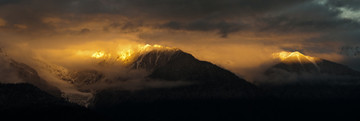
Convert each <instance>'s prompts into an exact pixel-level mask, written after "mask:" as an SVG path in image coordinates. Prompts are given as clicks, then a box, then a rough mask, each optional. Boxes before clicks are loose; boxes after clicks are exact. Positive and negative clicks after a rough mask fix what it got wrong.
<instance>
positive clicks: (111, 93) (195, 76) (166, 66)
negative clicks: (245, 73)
mask: <svg viewBox="0 0 360 121" xmlns="http://www.w3.org/2000/svg"><path fill="white" fill-rule="evenodd" d="M132 68H134V69H146V70H149V71H151V74H150V75H149V76H148V81H151V80H162V81H185V82H190V83H191V84H190V85H183V86H177V87H171V88H170V87H169V88H157V89H145V90H139V91H123V90H116V89H109V90H103V91H101V92H99V93H97V94H96V98H95V102H94V105H95V106H99V107H101V106H110V105H116V104H117V103H123V102H134V101H135V102H138V101H140V102H147V101H159V100H177V99H179V100H197V99H199V100H202V99H232V98H244V99H249V98H255V97H261V96H260V95H262V92H261V90H260V89H258V88H257V87H256V86H255V85H252V84H250V83H249V82H247V81H245V80H244V79H241V78H239V77H237V76H236V75H235V74H233V73H231V72H230V71H228V70H225V69H223V68H221V67H218V66H216V65H214V64H211V63H209V62H206V61H200V60H197V59H196V58H194V57H193V56H192V55H190V54H188V53H185V52H183V51H181V50H178V49H176V50H154V51H150V52H148V53H145V54H144V55H141V56H139V58H138V59H137V60H136V61H135V62H134V63H133V66H132Z"/></svg>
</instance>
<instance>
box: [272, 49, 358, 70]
mask: <svg viewBox="0 0 360 121" xmlns="http://www.w3.org/2000/svg"><path fill="white" fill-rule="evenodd" d="M279 70H281V71H286V72H290V73H296V74H303V73H312V74H328V75H341V76H360V72H357V71H355V70H353V69H351V68H349V67H347V66H345V65H342V64H338V63H335V62H331V61H328V60H325V59H320V58H315V57H309V56H305V55H303V54H301V53H299V52H293V53H292V55H290V56H288V57H286V58H285V59H283V60H282V61H281V62H280V63H278V64H276V65H274V66H272V67H271V68H269V69H268V70H267V71H266V72H265V74H266V75H271V74H273V73H276V71H279Z"/></svg>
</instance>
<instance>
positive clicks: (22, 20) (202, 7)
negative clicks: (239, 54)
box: [0, 0, 359, 38]
mask: <svg viewBox="0 0 360 121" xmlns="http://www.w3.org/2000/svg"><path fill="white" fill-rule="evenodd" d="M315 3H316V1H314V0H266V1H264V0H14V1H13V0H11V1H10V0H2V1H1V2H0V5H1V7H0V17H1V18H2V19H4V20H5V21H6V22H7V28H8V29H15V30H18V29H19V25H23V28H24V26H26V28H27V29H26V31H29V32H36V31H50V32H51V31H54V30H56V29H57V28H56V27H54V26H50V25H49V24H48V23H44V21H43V18H44V17H49V16H50V17H54V16H55V17H60V18H62V19H65V20H69V21H71V22H73V23H74V24H77V23H81V22H83V21H91V20H94V19H109V20H110V24H108V25H105V26H103V30H105V31H111V29H116V30H122V31H124V32H139V31H140V29H139V28H140V27H144V26H150V27H153V28H158V29H172V30H185V31H203V32H209V31H215V32H217V33H218V34H219V35H220V36H221V37H227V36H228V35H229V34H231V33H235V32H239V31H253V32H273V33H281V34H283V33H285V34H286V33H294V32H317V33H329V32H331V33H332V34H333V33H344V31H355V30H357V29H358V28H359V23H357V22H353V21H351V20H345V19H341V18H339V17H338V16H339V14H340V13H341V12H340V11H339V10H335V9H330V8H331V7H349V8H354V9H355V8H357V6H358V5H359V2H358V1H357V0H328V1H327V2H326V4H324V5H320V4H315ZM99 15H109V16H108V18H106V17H105V18H101V17H103V16H100V17H99ZM111 16H122V17H126V18H127V21H126V22H117V20H115V19H113V18H112V17H111ZM149 23H150V24H149ZM69 26H71V25H69ZM159 26H160V27H159ZM20 28H21V27H20ZM88 29H90V30H92V28H88ZM23 31H25V30H23ZM79 31H81V29H79ZM339 36H341V35H339ZM348 38H351V37H348Z"/></svg>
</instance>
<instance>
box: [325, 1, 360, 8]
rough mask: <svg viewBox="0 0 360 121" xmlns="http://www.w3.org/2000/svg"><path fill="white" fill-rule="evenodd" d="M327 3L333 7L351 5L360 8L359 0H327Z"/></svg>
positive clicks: (350, 6)
mask: <svg viewBox="0 0 360 121" xmlns="http://www.w3.org/2000/svg"><path fill="white" fill-rule="evenodd" d="M327 5H329V6H333V7H349V8H353V9H359V8H360V1H359V0H329V1H327Z"/></svg>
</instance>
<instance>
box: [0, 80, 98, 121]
mask: <svg viewBox="0 0 360 121" xmlns="http://www.w3.org/2000/svg"><path fill="white" fill-rule="evenodd" d="M0 115H1V116H0V117H1V120H4V121H5V120H34V121H43V120H44V121H81V120H85V121H99V120H105V119H103V118H100V117H99V116H98V115H97V114H96V113H94V112H93V111H90V110H89V109H86V108H85V107H81V106H78V105H77V104H72V103H69V102H67V101H65V100H63V99H62V98H58V97H54V96H52V95H49V94H48V93H46V92H44V91H41V90H40V89H38V88H37V87H35V86H32V85H30V84H0Z"/></svg>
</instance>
